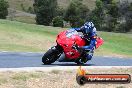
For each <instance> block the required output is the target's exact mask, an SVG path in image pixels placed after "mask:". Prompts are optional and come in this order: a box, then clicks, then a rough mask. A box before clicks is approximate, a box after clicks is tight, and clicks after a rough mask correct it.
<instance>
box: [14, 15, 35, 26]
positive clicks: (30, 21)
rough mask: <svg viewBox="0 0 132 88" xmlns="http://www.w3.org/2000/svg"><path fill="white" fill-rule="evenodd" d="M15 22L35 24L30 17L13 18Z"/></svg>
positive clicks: (33, 19)
mask: <svg viewBox="0 0 132 88" xmlns="http://www.w3.org/2000/svg"><path fill="white" fill-rule="evenodd" d="M14 20H15V21H19V22H23V23H30V24H35V23H36V21H35V17H30V16H19V17H15V18H14Z"/></svg>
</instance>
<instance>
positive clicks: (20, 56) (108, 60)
mask: <svg viewBox="0 0 132 88" xmlns="http://www.w3.org/2000/svg"><path fill="white" fill-rule="evenodd" d="M42 56H43V53H16V52H0V68H22V67H54V66H77V65H76V64H75V63H73V62H55V63H54V64H52V65H43V63H42V62H41V57H42ZM84 66H132V58H115V57H101V56H94V57H93V59H92V60H91V61H89V62H87V63H86V64H85V65H84Z"/></svg>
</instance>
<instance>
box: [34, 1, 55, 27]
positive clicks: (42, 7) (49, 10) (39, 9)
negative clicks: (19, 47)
mask: <svg viewBox="0 0 132 88" xmlns="http://www.w3.org/2000/svg"><path fill="white" fill-rule="evenodd" d="M56 8H57V0H34V10H35V13H36V22H37V24H40V25H47V26H48V25H50V23H51V22H52V19H53V18H54V16H55V15H56Z"/></svg>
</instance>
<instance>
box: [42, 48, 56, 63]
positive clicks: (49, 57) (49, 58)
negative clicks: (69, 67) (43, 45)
mask: <svg viewBox="0 0 132 88" xmlns="http://www.w3.org/2000/svg"><path fill="white" fill-rule="evenodd" d="M57 59H58V54H57V53H56V51H55V50H52V49H49V50H48V51H47V52H46V53H45V54H44V56H43V57H42V62H43V63H44V64H47V65H49V64H51V63H54V62H55V61H56V60H57Z"/></svg>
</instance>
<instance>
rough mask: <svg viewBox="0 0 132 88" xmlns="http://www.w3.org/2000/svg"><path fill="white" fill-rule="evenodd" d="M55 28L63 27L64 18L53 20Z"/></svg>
mask: <svg viewBox="0 0 132 88" xmlns="http://www.w3.org/2000/svg"><path fill="white" fill-rule="evenodd" d="M52 23H53V26H54V27H63V26H64V25H63V17H62V16H57V17H54V18H53V20H52Z"/></svg>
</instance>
